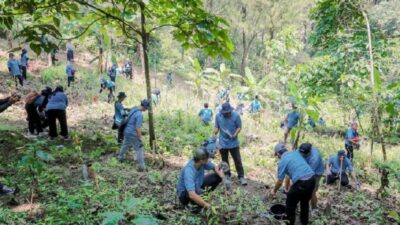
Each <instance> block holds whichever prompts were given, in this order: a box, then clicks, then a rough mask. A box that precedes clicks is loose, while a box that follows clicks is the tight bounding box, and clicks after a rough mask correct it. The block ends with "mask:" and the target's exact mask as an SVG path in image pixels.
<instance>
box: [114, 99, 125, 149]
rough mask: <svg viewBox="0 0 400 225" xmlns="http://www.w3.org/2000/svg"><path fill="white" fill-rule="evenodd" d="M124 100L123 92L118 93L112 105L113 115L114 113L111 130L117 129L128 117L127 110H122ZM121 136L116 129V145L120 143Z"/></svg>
mask: <svg viewBox="0 0 400 225" xmlns="http://www.w3.org/2000/svg"><path fill="white" fill-rule="evenodd" d="M125 98H126V94H125V92H120V93H118V96H117V99H118V100H117V101H115V103H114V109H115V113H114V125H113V129H117V128H118V127H119V126H120V125H121V123H122V121H123V120H124V118H125V117H126V116H127V115H128V114H127V110H126V109H125V108H124V105H122V102H123V101H124V100H125ZM123 136H124V135H123V133H122V132H120V130H119V129H118V143H122V141H123Z"/></svg>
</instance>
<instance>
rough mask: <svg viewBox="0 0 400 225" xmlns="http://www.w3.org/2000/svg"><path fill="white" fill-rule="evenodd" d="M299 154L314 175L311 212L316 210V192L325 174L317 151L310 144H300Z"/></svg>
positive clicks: (322, 162) (323, 165)
mask: <svg viewBox="0 0 400 225" xmlns="http://www.w3.org/2000/svg"><path fill="white" fill-rule="evenodd" d="M299 152H300V154H301V155H302V156H303V157H304V159H305V160H306V162H307V163H308V165H310V167H311V169H312V170H313V171H314V173H315V188H314V191H313V193H312V197H311V210H312V211H313V210H316V209H317V202H318V199H317V191H318V188H319V183H320V180H321V177H322V175H323V174H324V172H325V164H324V160H323V159H322V157H321V154H320V153H319V151H318V149H317V148H316V147H314V146H313V145H311V144H310V143H303V144H301V145H300V148H299Z"/></svg>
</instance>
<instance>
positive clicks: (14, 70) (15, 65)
mask: <svg viewBox="0 0 400 225" xmlns="http://www.w3.org/2000/svg"><path fill="white" fill-rule="evenodd" d="M8 57H9V60H8V62H7V67H8V71H9V72H10V74H11V76H12V77H13V78H14V80H15V87H18V82H19V84H20V85H21V86H24V81H23V78H22V75H21V70H20V68H19V62H18V60H17V59H15V57H14V53H10V54H9V55H8Z"/></svg>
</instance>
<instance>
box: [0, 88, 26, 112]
mask: <svg viewBox="0 0 400 225" xmlns="http://www.w3.org/2000/svg"><path fill="white" fill-rule="evenodd" d="M20 99H21V96H19V95H17V94H15V93H13V94H12V95H11V96H10V97H7V98H5V99H0V113H2V112H4V111H5V110H6V109H7V108H8V107H10V106H12V105H13V104H15V103H17V102H18V101H19V100H20Z"/></svg>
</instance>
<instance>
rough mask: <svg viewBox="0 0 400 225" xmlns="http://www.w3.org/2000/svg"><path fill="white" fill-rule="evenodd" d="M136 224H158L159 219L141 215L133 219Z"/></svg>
mask: <svg viewBox="0 0 400 225" xmlns="http://www.w3.org/2000/svg"><path fill="white" fill-rule="evenodd" d="M133 224H135V225H157V224H158V223H157V219H155V218H153V217H149V216H143V215H139V216H138V217H137V218H136V219H135V220H133Z"/></svg>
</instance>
